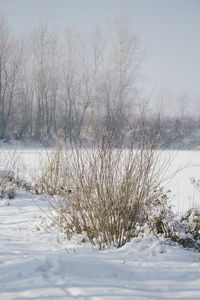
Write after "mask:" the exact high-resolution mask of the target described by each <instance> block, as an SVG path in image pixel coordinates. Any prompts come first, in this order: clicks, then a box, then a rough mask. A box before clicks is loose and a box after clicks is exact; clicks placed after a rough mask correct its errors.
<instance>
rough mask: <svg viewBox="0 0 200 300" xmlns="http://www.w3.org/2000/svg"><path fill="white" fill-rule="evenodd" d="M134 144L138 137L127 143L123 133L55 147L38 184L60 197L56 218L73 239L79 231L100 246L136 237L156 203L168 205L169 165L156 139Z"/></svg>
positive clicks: (42, 189)
mask: <svg viewBox="0 0 200 300" xmlns="http://www.w3.org/2000/svg"><path fill="white" fill-rule="evenodd" d="M125 144H126V146H128V147H126V148H124V145H125ZM134 146H135V145H134V138H132V140H131V142H130V139H129V144H128V143H127V141H125V136H122V137H119V138H118V139H116V138H115V139H114V140H113V139H112V138H111V137H110V136H109V134H104V135H103V134H101V137H98V138H96V139H94V142H93V143H92V145H90V148H83V147H81V145H79V146H74V145H71V147H70V149H69V148H65V147H64V146H63V145H61V144H60V145H59V146H58V148H57V149H56V150H55V151H53V152H52V154H51V157H50V159H49V164H48V165H47V167H46V168H45V169H44V171H43V172H42V174H41V177H40V178H39V179H38V181H37V187H38V189H40V190H41V192H44V193H47V194H49V195H57V196H58V197H56V198H55V199H56V201H54V203H53V202H51V204H52V205H53V207H54V209H55V211H56V213H55V214H53V218H54V220H55V222H56V223H57V224H58V225H59V226H60V228H61V229H62V230H63V231H64V232H65V233H66V235H67V237H68V238H69V239H70V238H71V237H72V236H73V235H74V234H81V235H82V236H83V237H84V238H83V241H84V240H89V241H90V243H91V244H92V245H97V246H98V247H99V248H100V249H103V248H104V247H106V246H110V245H115V246H116V247H121V246H122V245H124V244H125V243H126V242H129V241H130V239H131V238H132V237H135V236H138V234H139V233H140V230H141V228H142V227H143V225H144V223H145V222H147V221H148V218H149V216H150V215H151V214H152V211H153V210H154V209H155V207H158V206H160V207H162V208H163V209H165V207H166V205H167V197H166V196H165V193H164V192H163V189H162V188H161V179H162V176H161V175H163V173H164V171H165V169H166V165H165V166H164V165H163V164H162V163H161V161H160V156H161V152H160V151H158V150H156V149H155V146H156V144H155V139H154V140H153V141H147V140H146V138H145V136H144V137H143V141H142V143H141V146H140V148H135V147H134Z"/></svg>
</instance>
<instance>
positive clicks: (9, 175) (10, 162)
mask: <svg viewBox="0 0 200 300" xmlns="http://www.w3.org/2000/svg"><path fill="white" fill-rule="evenodd" d="M16 161H17V155H16V152H15V151H9V150H8V151H5V150H3V151H2V152H1V153H0V198H3V197H7V198H9V199H12V198H14V197H15V187H14V184H13V182H14V180H15V173H14V170H15V164H16Z"/></svg>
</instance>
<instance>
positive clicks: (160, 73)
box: [0, 0, 200, 102]
mask: <svg viewBox="0 0 200 300" xmlns="http://www.w3.org/2000/svg"><path fill="white" fill-rule="evenodd" d="M0 10H1V12H2V13H3V14H4V16H5V17H6V19H7V20H8V22H9V23H10V25H11V27H12V29H13V31H14V32H16V33H21V32H27V31H28V30H30V29H31V28H32V27H33V26H34V25H36V24H37V23H38V21H39V19H41V17H42V18H47V19H48V22H49V24H50V26H52V27H55V28H57V29H58V30H63V29H64V27H65V26H66V25H69V24H70V25H71V26H72V27H75V28H76V29H80V30H84V31H88V30H89V31H90V30H92V29H93V28H95V26H96V25H99V26H104V25H105V24H106V22H108V21H109V20H110V19H112V18H113V17H114V16H116V15H120V14H123V15H127V16H128V17H130V18H131V20H132V26H133V30H134V31H135V32H136V33H138V34H139V35H140V37H141V39H142V40H143V41H144V43H146V45H148V50H149V54H150V55H149V57H148V59H146V61H145V62H144V64H143V66H144V67H143V73H144V74H145V75H146V77H147V78H148V79H149V82H148V85H149V88H150V89H151V88H153V86H156V89H157V91H158V90H159V89H162V87H163V88H164V90H169V91H170V92H171V93H172V94H174V95H178V94H179V93H184V92H188V93H189V95H190V96H191V97H194V98H196V99H197V98H198V99H199V102H200V0H0Z"/></svg>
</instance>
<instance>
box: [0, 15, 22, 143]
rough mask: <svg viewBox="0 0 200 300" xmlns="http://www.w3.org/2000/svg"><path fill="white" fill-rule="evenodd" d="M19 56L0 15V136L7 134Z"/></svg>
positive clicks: (15, 87) (6, 24)
mask: <svg viewBox="0 0 200 300" xmlns="http://www.w3.org/2000/svg"><path fill="white" fill-rule="evenodd" d="M19 70H20V58H19V56H18V52H17V44H16V42H15V41H14V39H13V38H12V35H11V32H10V29H9V26H8V23H7V22H6V20H5V19H4V17H3V16H0V138H5V137H6V135H7V134H8V132H7V130H8V127H9V121H10V118H11V114H12V113H14V112H13V110H12V109H13V103H14V99H15V97H16V94H17V76H18V74H19Z"/></svg>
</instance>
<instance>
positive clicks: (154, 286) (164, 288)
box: [0, 192, 200, 300]
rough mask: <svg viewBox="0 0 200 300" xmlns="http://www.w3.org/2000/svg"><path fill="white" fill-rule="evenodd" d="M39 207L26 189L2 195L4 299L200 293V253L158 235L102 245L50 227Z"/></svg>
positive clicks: (0, 281)
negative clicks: (71, 237) (70, 238)
mask: <svg viewBox="0 0 200 300" xmlns="http://www.w3.org/2000/svg"><path fill="white" fill-rule="evenodd" d="M8 204H9V205H8ZM41 209H42V210H46V209H47V203H46V201H44V199H42V198H41V197H38V196H34V195H30V194H28V193H26V192H18V193H17V195H16V198H15V199H10V200H7V199H1V200H0V299H2V300H8V299H9V300H11V299H12V300H14V299H15V300H22V299H41V300H42V299H78V300H81V299H82V300H86V299H88V300H111V299H115V300H116V299H120V300H123V299H125V300H127V299H131V300H133V299H134V300H135V299H136V300H137V299H140V300H142V299H160V300H161V299H165V300H166V299H187V300H188V299H190V300H192V299H200V253H195V252H192V251H189V250H185V249H183V248H181V247H179V246H177V245H175V244H174V245H173V244H172V245H167V244H166V243H165V241H164V240H163V241H162V240H161V241H160V240H158V239H156V238H144V239H137V238H135V239H133V240H132V242H131V243H127V244H126V245H125V246H124V247H122V248H120V249H110V250H105V251H99V250H97V249H94V248H92V247H90V246H89V245H82V246H81V245H78V244H77V241H67V240H65V239H64V236H63V235H62V234H60V233H58V232H57V231H56V230H55V229H54V230H53V232H52V230H48V229H47V228H46V227H45V226H43V221H42V220H43V218H41V217H40V216H41V215H42V214H43V213H42V211H41Z"/></svg>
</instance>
